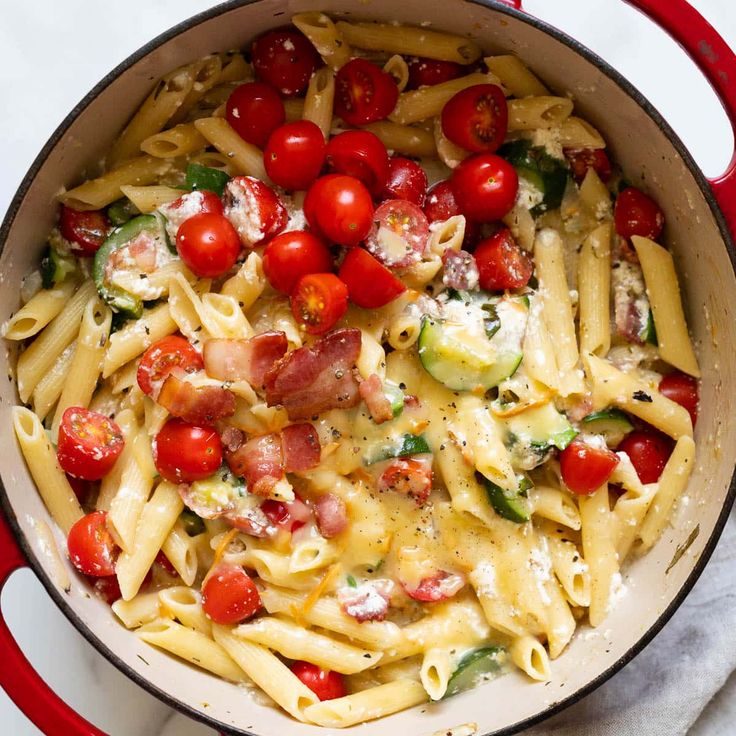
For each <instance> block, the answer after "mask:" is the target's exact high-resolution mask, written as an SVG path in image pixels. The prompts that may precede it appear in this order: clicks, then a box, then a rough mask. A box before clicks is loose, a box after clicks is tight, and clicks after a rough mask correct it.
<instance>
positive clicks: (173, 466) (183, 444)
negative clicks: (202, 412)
mask: <svg viewBox="0 0 736 736" xmlns="http://www.w3.org/2000/svg"><path fill="white" fill-rule="evenodd" d="M153 461H154V463H155V465H156V469H157V470H158V472H159V473H160V474H161V475H162V477H164V478H165V479H166V480H169V481H171V482H172V483H191V482H192V481H195V480H201V479H202V478H207V477H208V476H210V475H212V474H213V473H214V472H215V471H216V470H217V469H218V468H219V467H220V465H222V443H221V442H220V438H219V436H218V435H217V432H216V431H215V430H214V429H212V428H211V427H197V426H196V425H195V424H190V423H189V422H185V421H184V420H183V419H169V421H168V422H166V424H164V426H163V428H162V429H161V431H160V432H159V433H158V434H157V435H156V437H155V438H154V440H153Z"/></svg>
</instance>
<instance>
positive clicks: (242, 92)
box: [225, 82, 286, 148]
mask: <svg viewBox="0 0 736 736" xmlns="http://www.w3.org/2000/svg"><path fill="white" fill-rule="evenodd" d="M225 118H226V119H227V121H228V123H230V127H232V128H233V129H234V130H235V132H236V133H237V134H238V135H239V136H240V137H241V138H242V139H243V140H245V141H248V143H252V144H253V145H254V146H258V148H263V147H264V146H265V145H266V141H268V136H270V135H271V133H273V131H274V130H276V128H278V127H279V125H282V124H283V122H284V120H286V112H285V111H284V103H283V102H282V101H281V98H280V97H279V94H278V92H277V91H276V90H275V89H274V88H273V87H270V86H269V85H267V84H263V82H248V83H247V84H241V85H240V87H236V88H235V89H234V90H233V91H232V92H231V93H230V97H228V98H227V104H226V105H225Z"/></svg>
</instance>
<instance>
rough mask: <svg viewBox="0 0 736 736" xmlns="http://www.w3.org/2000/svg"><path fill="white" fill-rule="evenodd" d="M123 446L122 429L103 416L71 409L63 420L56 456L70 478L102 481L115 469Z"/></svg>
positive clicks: (79, 409) (79, 408) (83, 410)
mask: <svg viewBox="0 0 736 736" xmlns="http://www.w3.org/2000/svg"><path fill="white" fill-rule="evenodd" d="M124 446H125V440H124V439H123V433H122V432H121V431H120V427H118V425H117V424H116V423H115V422H114V421H113V420H112V419H110V418H109V417H106V416H105V415H104V414H98V413H97V412H96V411H89V409H84V408H83V407H81V406H70V407H69V408H68V409H67V410H66V411H65V412H64V414H63V416H62V417H61V424H60V425H59V441H58V449H57V457H58V459H59V465H61V468H62V470H63V471H64V472H65V473H69V475H73V476H75V477H76V478H81V479H82V480H99V479H100V478H102V477H103V476H105V475H107V474H108V473H109V472H110V470H112V466H113V465H115V461H116V460H117V459H118V457H119V456H120V453H121V452H122V451H123V447H124Z"/></svg>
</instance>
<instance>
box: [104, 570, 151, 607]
mask: <svg viewBox="0 0 736 736" xmlns="http://www.w3.org/2000/svg"><path fill="white" fill-rule="evenodd" d="M90 582H91V583H92V587H93V588H94V589H95V593H97V595H98V596H99V597H100V598H102V600H103V601H105V603H107V605H108V606H111V605H112V604H113V603H115V601H119V600H120V599H121V598H122V597H123V594H122V593H121V592H120V583H118V576H117V575H107V576H106V577H104V578H96V577H94V576H90ZM144 582H145V581H144ZM142 587H143V585H142V584H141V588H142Z"/></svg>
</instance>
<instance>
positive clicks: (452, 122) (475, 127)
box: [442, 84, 508, 153]
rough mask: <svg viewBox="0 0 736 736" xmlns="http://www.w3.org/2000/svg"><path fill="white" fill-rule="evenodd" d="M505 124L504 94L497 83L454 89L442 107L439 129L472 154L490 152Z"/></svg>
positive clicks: (501, 136) (501, 141)
mask: <svg viewBox="0 0 736 736" xmlns="http://www.w3.org/2000/svg"><path fill="white" fill-rule="evenodd" d="M507 127H508V106H507V105H506V97H504V94H503V91H502V90H501V88H500V87H499V86H498V85H497V84H476V85H475V86H473V87H467V88H466V89H464V90H462V91H460V92H458V93H457V94H456V95H454V97H452V98H451V99H450V100H449V101H448V102H447V104H446V105H445V106H444V107H443V108H442V132H443V133H444V134H445V136H447V138H448V139H449V140H451V141H452V142H453V143H454V144H455V145H457V146H460V148H464V149H465V150H466V151H472V152H474V153H483V152H486V153H493V152H494V151H496V150H498V148H499V147H500V146H501V144H502V143H503V139H504V138H505V137H506V129H507Z"/></svg>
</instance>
